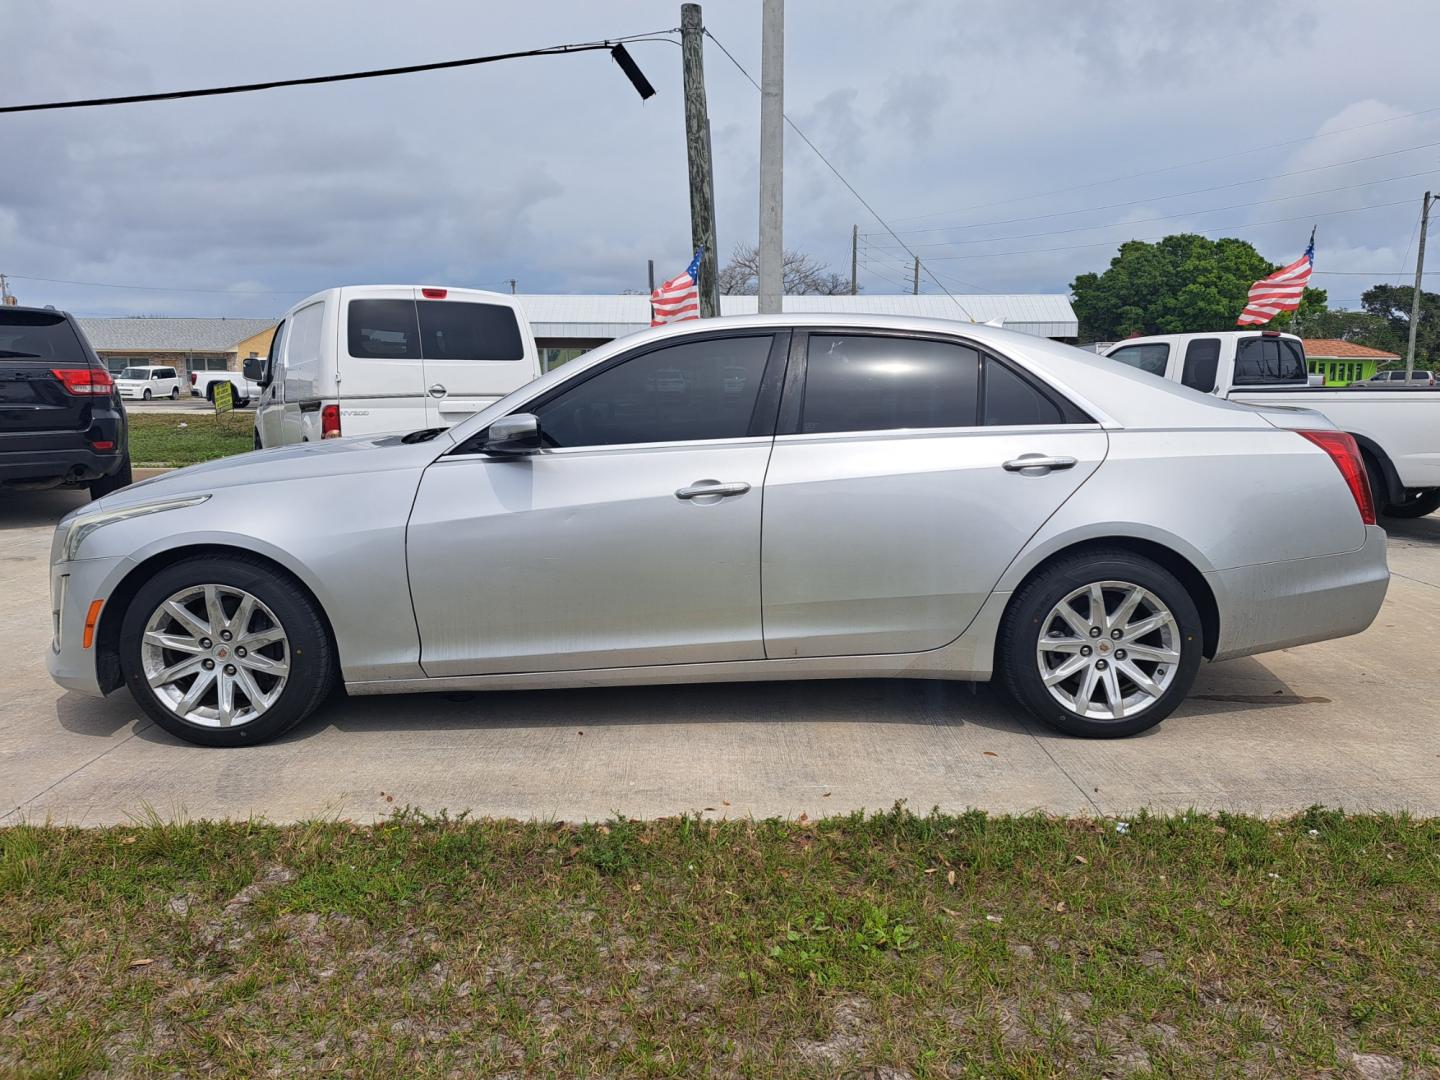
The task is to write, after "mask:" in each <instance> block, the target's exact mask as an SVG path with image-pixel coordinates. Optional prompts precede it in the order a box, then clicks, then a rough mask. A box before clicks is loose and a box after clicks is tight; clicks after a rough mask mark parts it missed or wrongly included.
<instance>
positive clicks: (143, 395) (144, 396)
mask: <svg viewBox="0 0 1440 1080" xmlns="http://www.w3.org/2000/svg"><path fill="white" fill-rule="evenodd" d="M140 396H141V397H143V398H144V399H145V400H146V401H149V400H150V396H151V395H150V388H149V387H148V386H147V387H146V388H145V393H143V394H141V395H140Z"/></svg>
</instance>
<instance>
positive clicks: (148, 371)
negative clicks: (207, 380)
mask: <svg viewBox="0 0 1440 1080" xmlns="http://www.w3.org/2000/svg"><path fill="white" fill-rule="evenodd" d="M115 388H116V389H117V390H119V391H120V396H121V397H122V398H140V399H141V400H143V401H149V400H150V399H151V398H160V397H168V398H170V399H171V400H172V401H174V400H176V399H178V398H179V397H180V376H179V375H178V374H176V372H175V369H174V368H173V367H127V368H126V369H125V370H124V371H122V372H120V374H119V375H117V376H115Z"/></svg>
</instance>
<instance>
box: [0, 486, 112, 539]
mask: <svg viewBox="0 0 1440 1080" xmlns="http://www.w3.org/2000/svg"><path fill="white" fill-rule="evenodd" d="M89 501H90V493H89V492H88V491H87V490H85V489H84V488H51V489H49V490H48V491H10V490H6V491H4V492H0V533H4V532H6V531H8V530H10V529H34V528H37V527H39V526H43V525H54V524H55V523H56V522H57V521H59V520H60V519H61V518H62V517H64V516H65V515H66V514H68V513H70V511H71V510H74V509H76V508H77V507H81V506H84V505H85V504H86V503H88V502H89Z"/></svg>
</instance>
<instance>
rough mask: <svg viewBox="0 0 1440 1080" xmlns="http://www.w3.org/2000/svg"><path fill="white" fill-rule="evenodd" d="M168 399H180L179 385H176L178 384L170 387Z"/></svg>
mask: <svg viewBox="0 0 1440 1080" xmlns="http://www.w3.org/2000/svg"><path fill="white" fill-rule="evenodd" d="M170 400H171V401H179V400H180V387H178V386H173V387H171V388H170Z"/></svg>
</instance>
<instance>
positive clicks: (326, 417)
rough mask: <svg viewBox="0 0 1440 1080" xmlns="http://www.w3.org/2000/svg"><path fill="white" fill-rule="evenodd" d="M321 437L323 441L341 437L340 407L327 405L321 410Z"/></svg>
mask: <svg viewBox="0 0 1440 1080" xmlns="http://www.w3.org/2000/svg"><path fill="white" fill-rule="evenodd" d="M320 437H321V438H322V439H338V438H339V437H340V406H339V405H326V406H323V407H322V408H321V409H320Z"/></svg>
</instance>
